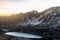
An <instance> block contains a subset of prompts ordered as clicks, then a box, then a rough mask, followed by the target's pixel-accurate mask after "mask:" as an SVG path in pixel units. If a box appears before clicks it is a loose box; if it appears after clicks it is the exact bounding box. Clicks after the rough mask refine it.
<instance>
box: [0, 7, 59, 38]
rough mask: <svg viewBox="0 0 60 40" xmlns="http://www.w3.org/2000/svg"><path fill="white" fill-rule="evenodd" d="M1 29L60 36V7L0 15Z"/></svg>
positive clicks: (52, 36) (54, 36)
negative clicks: (7, 15)
mask: <svg viewBox="0 0 60 40" xmlns="http://www.w3.org/2000/svg"><path fill="white" fill-rule="evenodd" d="M0 26H1V29H7V30H10V31H17V32H25V33H31V34H32V33H33V34H37V35H43V36H45V37H46V38H49V37H51V38H60V36H59V35H60V33H59V31H60V7H51V8H49V9H46V10H44V11H43V12H37V11H36V10H33V11H30V12H26V13H19V14H16V15H12V16H9V17H6V16H4V17H0Z"/></svg>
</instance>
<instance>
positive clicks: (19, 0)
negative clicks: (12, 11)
mask: <svg viewBox="0 0 60 40" xmlns="http://www.w3.org/2000/svg"><path fill="white" fill-rule="evenodd" d="M0 1H9V2H24V1H26V0H0Z"/></svg>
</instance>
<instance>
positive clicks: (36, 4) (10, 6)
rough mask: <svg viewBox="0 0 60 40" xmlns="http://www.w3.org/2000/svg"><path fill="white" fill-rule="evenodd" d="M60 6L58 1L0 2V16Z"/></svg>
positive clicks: (59, 0)
mask: <svg viewBox="0 0 60 40" xmlns="http://www.w3.org/2000/svg"><path fill="white" fill-rule="evenodd" d="M53 6H60V0H0V14H2V13H3V14H6V13H10V14H11V13H19V12H27V11H32V10H37V11H39V12H41V11H43V10H45V9H47V8H50V7H53Z"/></svg>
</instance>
